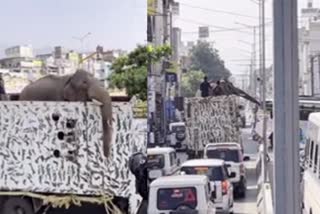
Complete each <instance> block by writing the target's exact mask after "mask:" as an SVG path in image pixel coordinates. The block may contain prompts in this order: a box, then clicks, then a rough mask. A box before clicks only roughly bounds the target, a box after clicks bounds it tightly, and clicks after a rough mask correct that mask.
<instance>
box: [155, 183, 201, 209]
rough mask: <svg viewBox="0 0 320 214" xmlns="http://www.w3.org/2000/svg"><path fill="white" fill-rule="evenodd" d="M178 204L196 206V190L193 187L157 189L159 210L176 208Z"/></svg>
mask: <svg viewBox="0 0 320 214" xmlns="http://www.w3.org/2000/svg"><path fill="white" fill-rule="evenodd" d="M179 206H188V207H190V208H191V209H195V208H196V207H197V190H196V188H194V187H183V188H179V187H178V188H166V189H159V190H158V193H157V208H158V209H159V210H176V209H177V208H178V207H179Z"/></svg>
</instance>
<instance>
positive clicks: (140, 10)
mask: <svg viewBox="0 0 320 214" xmlns="http://www.w3.org/2000/svg"><path fill="white" fill-rule="evenodd" d="M146 5H147V2H146V0H2V1H1V6H0V26H2V27H1V35H0V55H3V49H4V48H5V47H7V46H12V45H18V44H31V45H32V46H33V47H34V48H35V49H39V48H40V49H43V48H48V47H53V46H55V45H63V46H65V47H67V48H71V49H80V47H81V45H80V42H79V41H77V40H74V39H73V38H72V37H73V36H76V37H81V36H83V35H85V34H86V33H87V32H91V33H92V35H91V36H90V37H88V39H86V40H85V42H84V47H85V48H84V49H86V50H87V49H92V48H95V47H96V45H97V44H100V45H103V46H104V47H105V49H111V48H121V49H126V50H128V49H132V48H134V47H135V46H136V44H137V43H145V42H146V28H147V21H146V13H147V9H146V7H147V6H146Z"/></svg>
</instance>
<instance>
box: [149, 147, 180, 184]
mask: <svg viewBox="0 0 320 214" xmlns="http://www.w3.org/2000/svg"><path fill="white" fill-rule="evenodd" d="M147 156H148V176H149V179H150V180H151V181H152V180H154V179H156V178H158V177H161V176H167V175H173V174H175V173H176V172H177V171H178V170H179V160H178V159H177V154H176V151H175V149H174V148H171V147H155V148H149V149H147Z"/></svg>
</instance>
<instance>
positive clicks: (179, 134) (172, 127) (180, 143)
mask: <svg viewBox="0 0 320 214" xmlns="http://www.w3.org/2000/svg"><path fill="white" fill-rule="evenodd" d="M185 139H186V125H185V123H184V122H174V123H170V124H169V142H170V146H172V147H173V148H175V149H177V150H178V149H179V150H185V149H186V143H185Z"/></svg>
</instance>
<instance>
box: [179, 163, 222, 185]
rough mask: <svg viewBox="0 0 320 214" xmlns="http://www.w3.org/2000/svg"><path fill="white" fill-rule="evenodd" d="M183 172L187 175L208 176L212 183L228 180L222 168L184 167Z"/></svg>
mask: <svg viewBox="0 0 320 214" xmlns="http://www.w3.org/2000/svg"><path fill="white" fill-rule="evenodd" d="M181 171H182V172H185V173H186V174H187V175H207V176H208V178H209V180H210V181H222V180H224V179H225V178H226V175H225V174H224V170H223V168H222V167H221V166H214V167H213V166H212V167H208V166H194V167H191V166H190V167H182V168H181Z"/></svg>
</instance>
